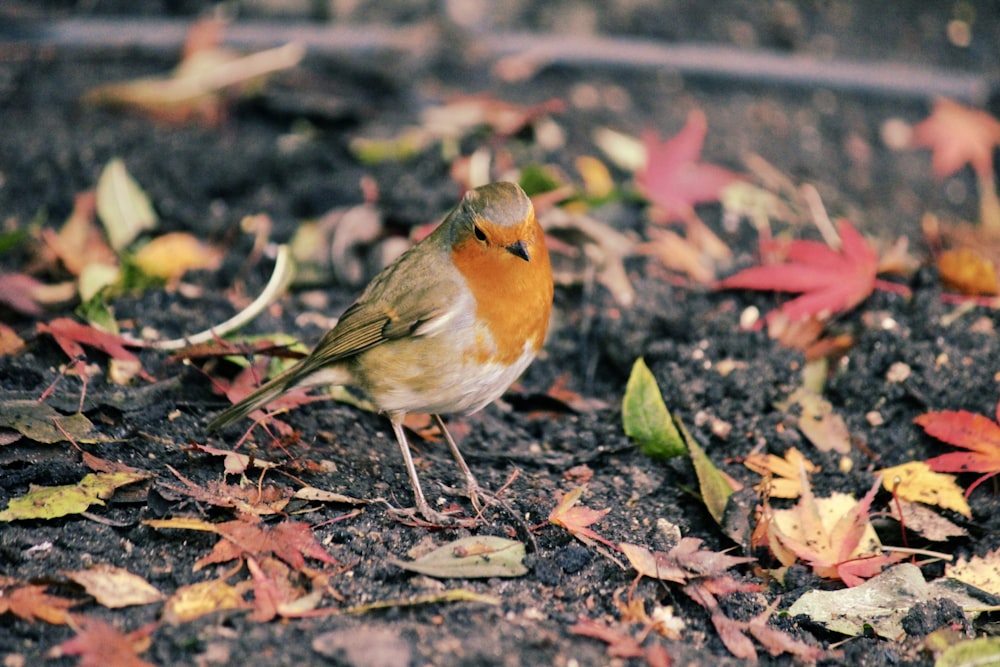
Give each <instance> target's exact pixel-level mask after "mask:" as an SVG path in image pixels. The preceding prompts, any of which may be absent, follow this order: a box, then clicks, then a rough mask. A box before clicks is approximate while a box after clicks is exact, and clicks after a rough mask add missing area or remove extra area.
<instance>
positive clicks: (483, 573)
mask: <svg viewBox="0 0 1000 667" xmlns="http://www.w3.org/2000/svg"><path fill="white" fill-rule="evenodd" d="M524 556H525V552H524V544H523V543H521V542H518V541H516V540H508V539H505V538H502V537H494V536H492V535H483V536H475V537H463V538H460V539H458V540H455V541H454V542H449V543H448V544H445V545H442V546H440V547H438V548H437V549H434V550H433V551H431V552H430V553H427V554H424V555H423V556H421V557H420V558H417V559H416V560H412V561H401V560H398V559H395V558H390V559H389V562H390V563H392V564H393V565H395V566H397V567H401V568H403V569H404V570H410V571H412V572H419V573H421V574H426V575H427V576H430V577H437V578H440V579H447V578H463V579H472V578H485V577H520V576H523V575H525V574H527V572H528V568H527V567H525V566H524Z"/></svg>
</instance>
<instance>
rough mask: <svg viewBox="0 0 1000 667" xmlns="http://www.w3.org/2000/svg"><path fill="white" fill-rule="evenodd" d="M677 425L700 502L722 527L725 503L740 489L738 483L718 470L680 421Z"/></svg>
mask: <svg viewBox="0 0 1000 667" xmlns="http://www.w3.org/2000/svg"><path fill="white" fill-rule="evenodd" d="M677 426H678V428H679V429H680V432H681V436H682V437H683V438H684V444H685V447H686V448H687V450H688V452H689V453H690V455H691V465H692V466H694V473H695V476H696V477H697V478H698V490H699V491H701V499H702V502H704V503H705V508H706V509H708V513H709V514H711V515H712V518H713V519H715V522H716V523H717V524H719V525H720V526H723V527H724V526H725V514H726V505H727V504H728V502H729V498H730V496H732V495H733V493H734V492H736V491H738V490H739V489H740V485H739V483H738V482H736V480H734V479H732V478H731V477H729V476H728V475H725V474H723V472H722V471H721V470H719V468H718V467H717V466H716V465H715V463H713V462H712V459H710V458H709V457H708V454H706V453H705V450H704V449H703V448H702V446H701V445H700V444H699V443H698V441H697V440H695V439H694V436H692V435H691V433H689V432H688V430H687V428H685V426H684V424H683V423H682V422H680V421H678V422H677Z"/></svg>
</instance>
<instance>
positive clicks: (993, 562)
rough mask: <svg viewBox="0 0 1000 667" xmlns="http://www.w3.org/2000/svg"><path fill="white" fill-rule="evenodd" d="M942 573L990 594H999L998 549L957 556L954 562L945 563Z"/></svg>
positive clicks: (999, 569)
mask: <svg viewBox="0 0 1000 667" xmlns="http://www.w3.org/2000/svg"><path fill="white" fill-rule="evenodd" d="M944 574H945V576H946V577H949V578H951V579H955V580H957V581H961V582H962V583H963V584H969V585H970V586H975V587H976V588H978V589H981V590H984V591H986V592H987V593H990V594H991V595H1000V549H994V550H993V551H990V552H989V553H987V554H986V555H984V556H970V557H968V558H959V559H958V560H957V561H955V562H954V563H945V566H944Z"/></svg>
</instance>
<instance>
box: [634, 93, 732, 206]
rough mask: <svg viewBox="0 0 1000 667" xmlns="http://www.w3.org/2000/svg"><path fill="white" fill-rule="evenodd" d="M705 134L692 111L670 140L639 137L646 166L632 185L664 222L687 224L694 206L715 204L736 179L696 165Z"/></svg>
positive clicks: (717, 169)
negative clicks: (635, 184)
mask: <svg viewBox="0 0 1000 667" xmlns="http://www.w3.org/2000/svg"><path fill="white" fill-rule="evenodd" d="M707 132H708V120H707V119H706V117H705V113H704V112H703V111H701V110H700V109H693V110H692V111H691V112H690V113H689V114H688V118H687V123H686V124H685V125H684V127H683V128H682V129H681V131H680V132H678V133H677V134H676V135H674V136H673V137H671V138H670V139H668V140H666V141H664V142H661V141H660V139H659V137H658V136H657V135H656V133H655V132H653V131H648V132H646V134H645V135H644V137H643V144H644V145H645V147H646V163H645V165H644V167H643V169H642V170H641V171H639V172H637V173H636V182H637V183H638V185H639V190H640V191H641V192H642V194H643V196H645V197H646V198H647V199H649V200H650V201H651V202H653V204H655V205H656V207H657V209H659V213H660V216H659V217H660V218H661V219H662V221H664V222H672V221H676V220H679V221H685V222H686V221H688V220H691V219H692V218H693V217H694V206H695V205H696V204H702V203H706V202H714V201H718V199H719V195H720V193H721V191H722V189H723V188H724V187H726V186H727V185H729V184H730V183H732V182H733V181H735V180H738V179H739V176H737V175H736V174H735V173H733V172H731V171H729V170H728V169H725V168H723V167H719V166H717V165H714V164H709V163H707V162H699V160H700V158H701V149H702V145H703V144H704V141H705V134H706V133H707Z"/></svg>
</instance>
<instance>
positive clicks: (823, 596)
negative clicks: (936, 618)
mask: <svg viewBox="0 0 1000 667" xmlns="http://www.w3.org/2000/svg"><path fill="white" fill-rule="evenodd" d="M938 599H948V600H951V601H953V602H955V603H956V604H958V605H959V606H960V607H979V606H982V603H981V602H980V601H979V600H976V599H975V598H973V597H971V596H970V595H968V594H966V593H964V592H962V591H961V590H960V589H959V588H957V587H954V586H951V585H950V584H949V583H948V582H947V580H946V579H938V580H936V581H933V582H931V583H927V582H926V581H925V580H924V575H923V574H921V572H920V568H918V567H917V566H916V565H912V564H910V563H901V564H899V565H894V566H893V567H891V568H889V569H887V570H886V571H885V572H883V573H881V574H879V575H876V576H875V577H872V578H871V579H869V580H868V581H866V582H865V583H863V584H860V585H858V586H855V587H853V588H844V589H840V590H836V591H821V590H812V591H807V592H806V593H805V594H803V595H802V597H800V598H799V599H798V600H796V601H795V603H794V604H792V606H791V607H789V609H788V613H789V614H790V615H793V616H794V615H798V614H804V615H806V616H808V617H809V620H811V621H812V622H813V623H817V624H819V625H821V626H823V627H824V628H826V629H827V630H832V631H833V632H839V633H841V634H845V635H851V636H862V635H865V634H866V633H867V632H868V631H869V628H870V629H872V630H874V631H875V633H876V634H877V635H878V636H880V637H885V638H886V639H890V640H894V641H895V640H899V639H900V638H902V637H905V636H906V632H905V630H904V629H903V623H902V622H903V618H904V617H905V616H906V615H907V613H908V612H909V611H910V610H911V609H913V607H914V606H916V605H918V604H920V603H922V602H930V601H933V600H938Z"/></svg>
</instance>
